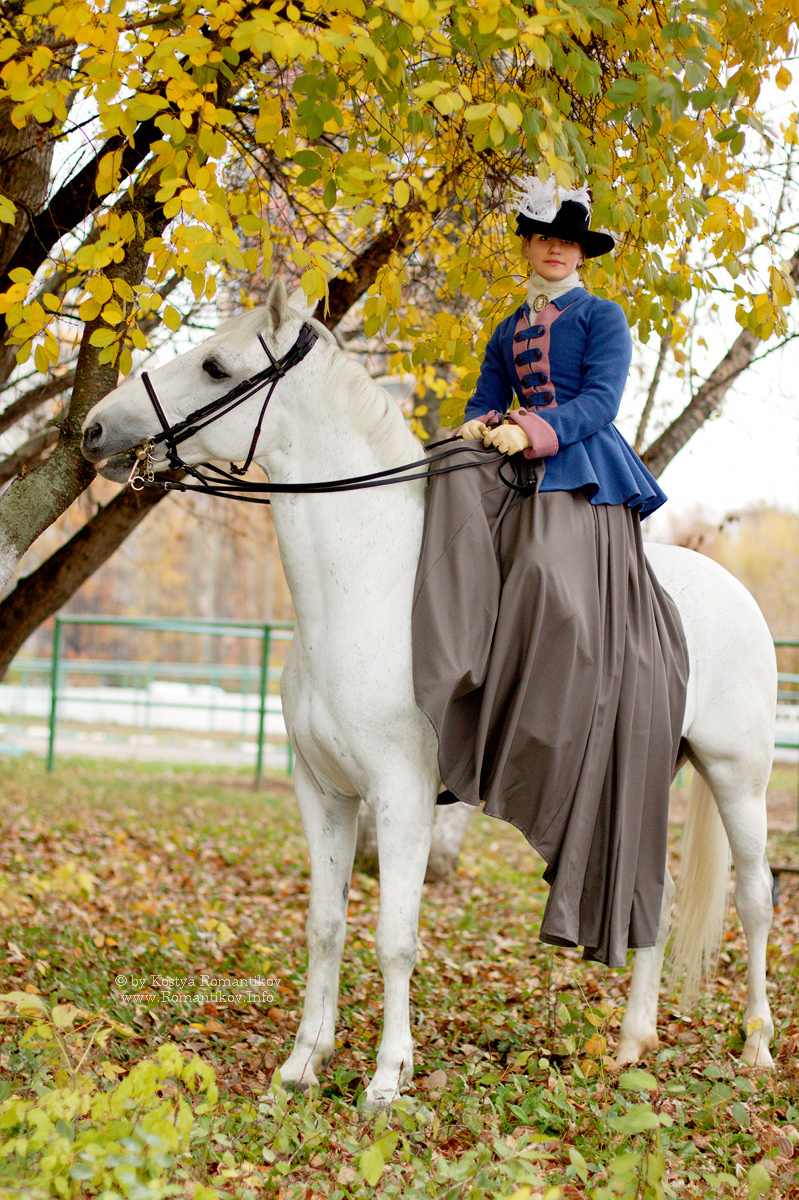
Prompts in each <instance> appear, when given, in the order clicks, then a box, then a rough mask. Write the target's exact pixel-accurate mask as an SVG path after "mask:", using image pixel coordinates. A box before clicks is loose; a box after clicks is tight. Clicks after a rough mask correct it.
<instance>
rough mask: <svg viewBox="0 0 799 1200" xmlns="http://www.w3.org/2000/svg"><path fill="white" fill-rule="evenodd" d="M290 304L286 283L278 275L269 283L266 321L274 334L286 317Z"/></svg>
mask: <svg viewBox="0 0 799 1200" xmlns="http://www.w3.org/2000/svg"><path fill="white" fill-rule="evenodd" d="M287 306H288V297H287V296H286V285H285V283H284V282H283V280H282V279H281V278H280V277H279V276H278V278H277V279H274V280H273V281H272V283H271V284H270V285H269V291H268V292H267V293H266V321H267V328H268V329H269V332H270V333H272V334H273V335H274V334H276V333H277V332H278V330H279V329H280V326H281V325H282V324H283V322H284V321H285V319H286V308H287Z"/></svg>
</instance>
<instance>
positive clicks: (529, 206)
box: [514, 175, 591, 224]
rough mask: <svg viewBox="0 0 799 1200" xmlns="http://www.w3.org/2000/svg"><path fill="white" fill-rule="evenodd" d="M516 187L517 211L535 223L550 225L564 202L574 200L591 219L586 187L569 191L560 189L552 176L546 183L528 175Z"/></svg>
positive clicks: (515, 200) (589, 200)
mask: <svg viewBox="0 0 799 1200" xmlns="http://www.w3.org/2000/svg"><path fill="white" fill-rule="evenodd" d="M516 187H517V189H518V190H517V195H516V196H515V197H514V203H515V206H516V207H515V211H516V212H517V213H520V214H521V215H522V216H525V217H530V219H531V220H533V221H544V222H546V224H550V223H551V222H552V221H554V220H555V217H556V216H557V213H558V209H559V208H560V206H561V204H563V201H564V200H573V201H574V203H575V204H581V205H582V206H583V208H584V209H585V211H586V212H587V213H588V219H589V221H590V219H591V197H590V195H589V193H588V188H587V187H585V186H583V187H579V188H571V189H570V190H568V191H567V190H566V189H564V188H559V187H558V186H557V184H556V183H555V180H554V178H553V176H551V175H550V177H549V179H547V180H546V182H545V183H542V182H541V180H540V179H538V178H537V176H535V175H526V176H525V177H524V178H523V179H519V180H517V182H516Z"/></svg>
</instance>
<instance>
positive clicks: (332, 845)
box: [280, 761, 358, 1089]
mask: <svg viewBox="0 0 799 1200" xmlns="http://www.w3.org/2000/svg"><path fill="white" fill-rule="evenodd" d="M294 790H295V793H296V797H297V803H298V806H299V810H300V816H301V818H302V824H303V828H304V830H305V837H306V841H307V843H308V854H309V856H310V860H311V895H310V901H309V904H308V917H307V920H306V924H305V936H306V941H307V943H308V977H307V982H306V986H305V1000H304V1003H303V1011H302V1019H301V1021H300V1026H299V1029H298V1030H297V1036H296V1039H295V1042H294V1049H293V1050H292V1052H291V1055H290V1056H289V1058H288V1059H287V1061H286V1062H285V1064H284V1065H283V1066H282V1067H281V1069H280V1078H281V1081H282V1083H283V1084H284V1086H293V1087H298V1088H303V1089H305V1088H307V1087H309V1086H312V1085H314V1084H316V1083H317V1082H318V1080H317V1071H318V1070H319V1069H320V1067H322V1066H324V1064H325V1063H326V1062H328V1061H329V1060H330V1058H331V1057H332V1055H333V1050H334V1047H335V1026H336V1014H337V1009H338V984H339V971H340V967H341V956H342V953H343V950H344V939H345V936H346V927H347V898H348V894H349V885H350V879H351V876H352V860H353V856H354V854H355V838H356V831H357V824H358V821H357V817H358V801H356V800H351V799H348V798H341V797H330V796H325V795H324V794H323V793H321V792H320V790H319V789H318V787H317V786H316V784H315V783H314V782H313V780H312V779H311V778H310V776H309V774H308V772H307V771H306V770H305V768H304V766H303V764H302V762H301V761H298V762H297V767H296V771H295V776H294Z"/></svg>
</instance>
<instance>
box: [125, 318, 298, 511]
mask: <svg viewBox="0 0 799 1200" xmlns="http://www.w3.org/2000/svg"><path fill="white" fill-rule="evenodd" d="M318 337H319V334H318V333H317V332H316V330H315V329H314V328H313V326H311V325H309V324H308V322H307V321H304V322H303V324H302V328H301V329H300V332H299V334H298V336H297V340H296V342H295V343H294V345H293V346H292V347H291V349H290V350H288V351H287V352H286V354H284V355H283V357H282V358H275V357H274V355H273V354H272V352H271V350H270V349H269V347H268V346H267V344H266V342H265V341H264V339H263V337H262V335H261V334H260V333H259V334H258V341H259V342H260V343H261V345H262V347H263V349H264V352H265V354H266V356H267V358H268V359H269V366H268V367H265V368H264V369H263V371H258V373H257V374H255V375H250V377H249V378H248V379H244V380H242V382H241V383H238V384H236V386H235V387H233V388H231V389H230V391H228V392H225V394H224V395H223V396H219V397H218V398H217V399H216V400H211V401H209V403H208V404H203V405H202V407H201V408H196V409H195V410H194V412H192V413H189V415H188V416H187V417H186V418H185V419H184V420H183V421H179V422H178V423H177V424H176V425H170V424H169V422H168V421H167V419H166V414H165V413H164V410H163V408H162V407H161V402H160V400H159V399H158V396H157V394H156V391H155V388H154V387H153V384H152V380H151V379H150V376H149V375H148V373H147V372H146V371H142V375H141V378H142V383H143V384H144V387H145V391H146V392H147V395H148V396H149V397H150V403H151V404H152V406H153V408H154V409H155V415H156V416H157V417H158V420H159V422H160V424H161V433H159V434H157V435H156V436H155V437H153V438H149V439H148V440H147V442H145V444H144V448H143V451H142V452H141V454H139V453H138V452H137V463H136V466H134V469H133V474H132V475H131V478H130V481H129V482H130V484H131V486H132V487H134V488H135V489H136V490H140V489H141V487H143V486H144V484H145V483H149V482H150V481H151V477H152V468H151V466H150V463H151V462H152V458H153V450H154V449H155V447H156V446H157V445H159V443H161V442H163V443H164V447H165V449H166V457H167V461H168V463H169V465H170V467H172V469H173V470H181V471H188V472H189V474H190V475H196V476H197V478H199V479H201V478H202V476H201V475H200V473H199V472H198V471H196V470H195V469H194V468H193V467H190V466H189V465H188V464H187V463H185V462H183V460H182V458H181V457H180V455H179V454H178V446H179V445H180V443H181V442H185V441H186V440H187V438H190V437H193V436H194V434H195V433H199V432H200V430H202V429H205V428H206V426H208V425H210V424H211V423H212V422H213V421H216V420H218V419H219V418H220V417H225V416H227V414H228V413H230V412H232V411H233V409H234V408H238V406H239V405H240V404H243V403H244V401H245V400H249V399H250V397H251V396H253V395H255V393H256V392H257V391H258V390H259V389H260V388H261V387H262V386H263V385H264V384H271V387H270V388H269V390H268V392H267V393H266V399H265V400H264V402H263V404H262V406H261V412H260V414H259V416H258V420H257V422H256V425H255V430H254V432H253V435H252V441H251V442H250V449H249V451H248V453H247V458H246V460H245V463H244V466H243V467H237V466H234V464H233V463H231V464H230V470H231V473H232V474H233V475H245V474H246V472H247V470H248V469H249V467H250V464H251V463H252V460H253V456H254V454H255V448H256V446H257V445H258V439H259V437H260V436H261V426H262V425H263V420H264V415H265V413H266V410H267V408H268V406H269V401H270V400H271V399H272V394H273V393H274V390H275V388H276V387H277V384H278V380H280V379H282V378H283V376H284V375H286V374H288V372H289V371H290V370H291V368H292V367H296V365H297V363H299V362H302V360H303V359H304V358H305V356H306V354H308V352H309V351H310V350H311V349H312V348H313V346H314V344H315V342H316V340H317V338H318ZM203 465H207V464H203Z"/></svg>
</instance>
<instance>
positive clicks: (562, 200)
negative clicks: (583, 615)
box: [516, 176, 616, 258]
mask: <svg viewBox="0 0 799 1200" xmlns="http://www.w3.org/2000/svg"><path fill="white" fill-rule="evenodd" d="M519 188H520V195H519V196H518V197H517V200H516V232H517V233H518V234H519V237H521V238H528V237H530V236H531V235H532V234H534V233H548V234H549V235H550V236H551V237H557V238H562V239H563V241H566V242H577V243H578V245H579V246H581V247H582V250H583V253H584V254H585V257H586V258H596V257H597V256H598V255H600V254H607V253H608V252H609V251H611V250H613V249H614V248H615V245H616V243H615V241H614V239H613V238H612V237H611V235H610V234H609V233H599V232H598V231H594V230H592V229H589V223H590V220H591V201H590V197H589V194H588V189H587V188H584V187H583V188H575V189H574V190H572V191H565V190H564V191H559V189H558V188H556V186H555V181H554V179H548V180H547V182H546V183H541V181H540V180H539V179H537V178H536V177H535V176H527V178H525V179H522V180H520V181H519Z"/></svg>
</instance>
